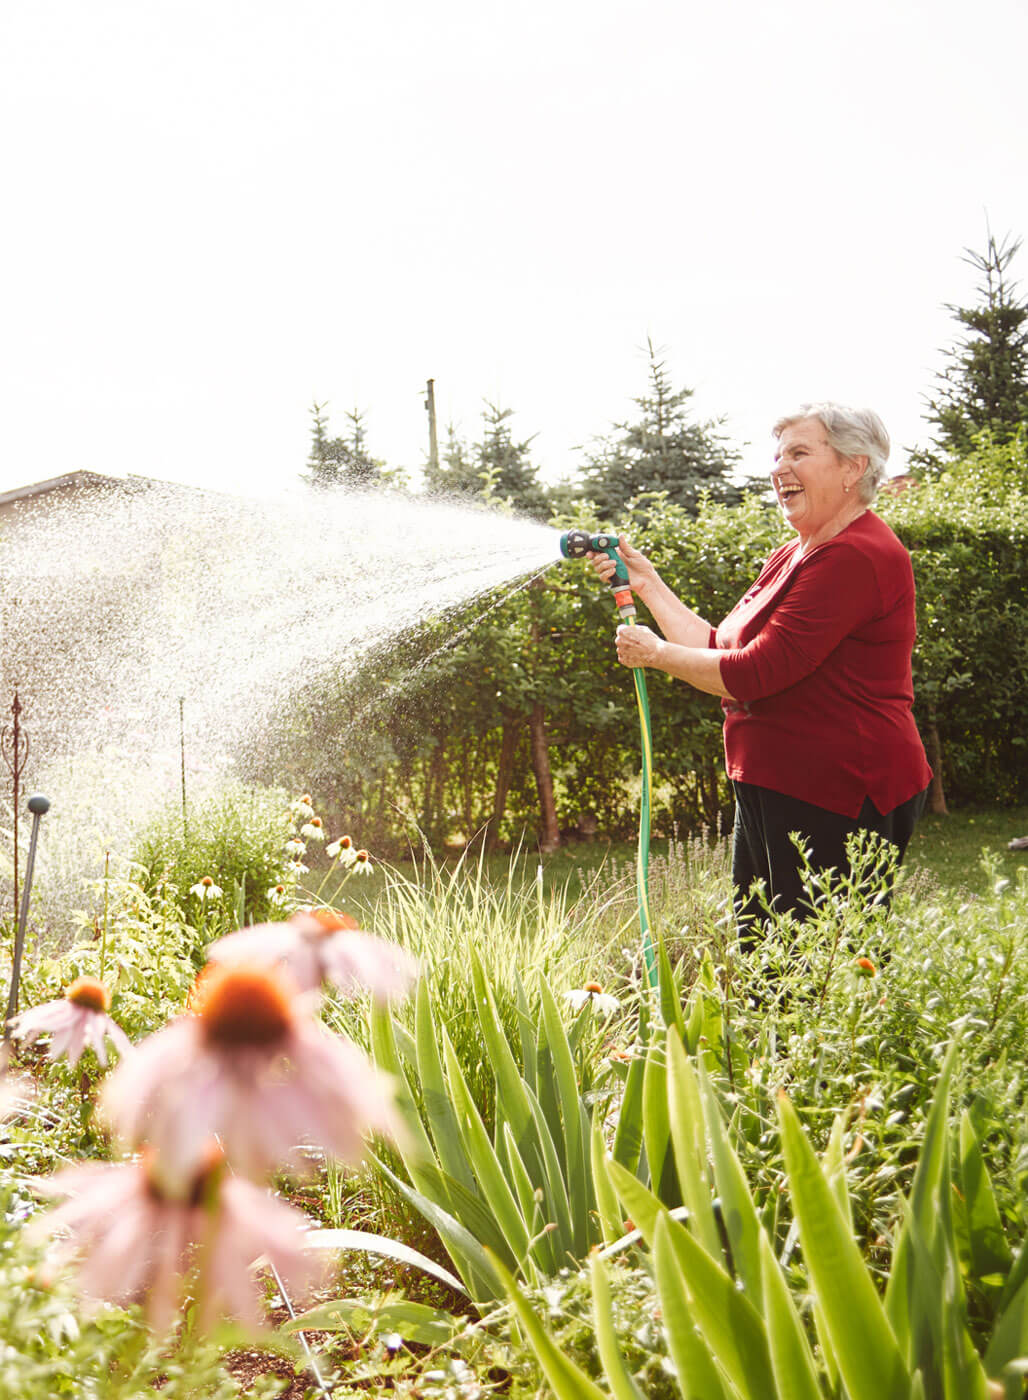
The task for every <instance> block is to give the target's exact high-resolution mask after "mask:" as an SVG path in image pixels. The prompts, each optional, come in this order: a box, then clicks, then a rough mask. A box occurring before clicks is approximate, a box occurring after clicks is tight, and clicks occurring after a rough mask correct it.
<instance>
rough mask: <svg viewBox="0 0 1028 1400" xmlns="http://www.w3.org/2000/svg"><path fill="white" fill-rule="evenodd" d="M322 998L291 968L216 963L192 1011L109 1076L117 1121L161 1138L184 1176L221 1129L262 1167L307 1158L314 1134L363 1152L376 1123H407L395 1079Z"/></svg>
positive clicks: (241, 1167) (391, 1128) (135, 1137)
mask: <svg viewBox="0 0 1028 1400" xmlns="http://www.w3.org/2000/svg"><path fill="white" fill-rule="evenodd" d="M311 1007H312V995H311V994H308V995H305V996H300V995H298V993H297V988H296V984H295V982H294V981H293V979H292V978H291V977H290V976H289V974H288V973H287V972H286V971H285V969H283V968H281V967H269V966H262V965H260V964H259V963H253V962H239V963H231V964H228V963H226V964H219V963H211V964H209V965H208V966H207V968H206V969H205V970H204V972H203V974H202V976H201V977H200V978H199V979H198V981H197V984H196V985H195V986H194V989H193V993H192V994H191V1008H192V1014H187V1015H184V1016H180V1017H179V1018H178V1019H177V1020H175V1021H172V1022H171V1023H170V1024H169V1025H167V1026H165V1027H164V1029H163V1030H160V1031H158V1032H157V1033H156V1034H155V1035H151V1036H148V1037H147V1039H146V1040H144V1041H143V1042H142V1043H141V1044H140V1045H139V1046H138V1047H137V1048H136V1050H135V1053H134V1054H133V1055H132V1056H131V1057H130V1058H129V1059H126V1060H123V1061H122V1063H121V1064H120V1065H119V1067H118V1069H117V1070H116V1071H115V1072H114V1074H112V1075H111V1077H110V1079H109V1080H108V1081H107V1083H106V1085H105V1086H104V1089H103V1094H102V1100H101V1102H102V1106H103V1109H104V1112H105V1113H106V1116H107V1118H108V1120H109V1121H110V1123H111V1124H112V1125H113V1127H114V1128H115V1129H116V1130H117V1131H118V1132H119V1133H120V1134H121V1135H122V1137H123V1138H125V1139H126V1140H127V1141H128V1142H129V1143H130V1144H132V1145H133V1146H135V1147H138V1146H140V1145H141V1144H142V1143H144V1142H146V1143H149V1144H150V1145H151V1146H152V1147H153V1148H154V1149H155V1151H156V1152H157V1154H158V1157H159V1159H160V1162H161V1166H162V1169H164V1170H167V1171H168V1172H169V1173H170V1177H171V1179H172V1180H174V1181H181V1180H183V1179H187V1178H188V1177H189V1176H190V1174H192V1173H195V1172H196V1171H197V1170H198V1167H199V1163H200V1161H201V1158H202V1154H203V1152H204V1150H205V1146H206V1144H207V1142H208V1141H209V1139H210V1138H212V1137H217V1138H218V1139H219V1140H220V1141H221V1144H222V1147H223V1148H224V1150H225V1155H226V1158H227V1159H228V1162H229V1165H230V1166H231V1167H232V1168H233V1169H234V1170H236V1171H238V1172H240V1173H242V1174H243V1175H244V1176H250V1177H260V1176H261V1175H263V1174H264V1173H265V1172H268V1171H271V1170H274V1169H275V1168H278V1167H280V1166H283V1165H285V1164H292V1165H294V1166H296V1167H298V1168H300V1169H302V1168H303V1165H304V1164H303V1161H302V1158H301V1157H300V1156H299V1155H298V1148H299V1147H300V1145H301V1144H302V1143H305V1142H314V1143H317V1144H318V1145H320V1146H321V1147H323V1148H324V1149H325V1150H326V1151H327V1152H330V1153H332V1154H333V1155H334V1156H336V1157H338V1158H341V1159H343V1160H344V1161H355V1160H357V1159H358V1158H359V1157H360V1155H361V1153H362V1150H363V1138H364V1135H365V1134H366V1133H368V1132H379V1133H384V1134H393V1133H394V1132H395V1129H396V1127H397V1117H396V1112H395V1109H394V1107H393V1102H392V1086H391V1083H390V1081H389V1080H388V1078H387V1077H386V1076H385V1075H383V1074H381V1073H380V1072H379V1071H378V1070H377V1069H375V1068H374V1066H373V1065H371V1064H370V1063H369V1062H368V1060H367V1059H366V1058H365V1057H364V1055H362V1054H361V1052H360V1051H359V1050H358V1049H357V1048H356V1046H354V1045H351V1044H350V1042H349V1041H347V1040H344V1039H343V1038H342V1037H341V1036H338V1035H334V1034H333V1033H332V1032H330V1031H329V1030H327V1029H326V1028H325V1027H324V1026H323V1025H321V1024H320V1022H316V1021H315V1020H313V1019H312V1017H311V1015H310V1010H311Z"/></svg>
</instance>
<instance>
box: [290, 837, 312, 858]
mask: <svg viewBox="0 0 1028 1400" xmlns="http://www.w3.org/2000/svg"><path fill="white" fill-rule="evenodd" d="M285 850H286V855H287V856H292V857H293V859H294V860H299V859H300V857H301V856H302V855H306V853H307V845H306V842H304V841H301V840H300V839H299V837H297V836H294V837H293V838H292V840H290V841H287V842H286V847H285Z"/></svg>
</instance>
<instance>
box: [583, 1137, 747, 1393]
mask: <svg viewBox="0 0 1028 1400" xmlns="http://www.w3.org/2000/svg"><path fill="white" fill-rule="evenodd" d="M607 1170H608V1172H609V1173H610V1178H611V1181H612V1183H613V1185H614V1188H615V1190H616V1191H617V1193H618V1195H619V1196H620V1197H621V1201H622V1203H623V1205H624V1206H625V1209H626V1210H627V1211H628V1213H629V1215H630V1216H631V1219H632V1222H633V1224H634V1225H636V1226H637V1227H638V1229H639V1230H641V1231H642V1234H643V1238H644V1239H645V1240H646V1243H647V1244H648V1245H649V1246H650V1248H651V1249H654V1245H655V1240H656V1237H657V1231H658V1229H659V1228H660V1227H661V1225H662V1224H663V1223H664V1222H666V1224H667V1228H668V1240H669V1245H670V1249H671V1254H672V1256H673V1265H672V1264H668V1265H667V1267H668V1269H671V1268H672V1267H673V1268H674V1269H675V1270H677V1271H678V1274H679V1275H680V1277H681V1282H682V1286H683V1287H684V1288H685V1290H686V1293H687V1295H688V1299H689V1306H690V1310H691V1312H692V1315H693V1317H694V1319H695V1321H696V1325H697V1326H698V1327H699V1329H700V1333H701V1335H702V1337H703V1339H704V1341H705V1342H706V1344H707V1346H708V1347H709V1348H710V1350H711V1352H712V1353H713V1355H714V1356H715V1357H716V1358H717V1360H718V1361H719V1362H720V1364H721V1365H722V1366H723V1367H724V1369H725V1371H726V1373H727V1374H728V1376H729V1377H730V1378H731V1380H732V1383H733V1384H734V1385H736V1386H737V1387H738V1388H739V1390H740V1391H742V1393H743V1395H744V1396H745V1397H746V1400H766V1391H765V1390H764V1386H765V1385H766V1381H767V1375H768V1371H769V1369H770V1365H771V1356H770V1353H769V1351H768V1346H767V1337H766V1335H765V1331H764V1323H763V1321H762V1320H761V1317H760V1314H759V1313H758V1312H757V1310H756V1308H755V1307H754V1306H753V1304H752V1303H751V1302H750V1300H749V1299H748V1298H746V1297H745V1296H744V1295H743V1294H742V1293H740V1292H739V1290H738V1289H737V1288H736V1286H735V1284H734V1282H733V1281H732V1279H731V1277H730V1276H729V1275H728V1274H727V1273H726V1272H725V1270H724V1269H723V1268H722V1267H721V1265H720V1264H719V1263H718V1262H717V1260H715V1259H712V1258H711V1256H710V1255H709V1254H708V1253H707V1251H706V1250H705V1249H704V1248H703V1246H702V1245H700V1244H699V1243H697V1241H696V1240H695V1239H693V1237H692V1235H690V1234H689V1232H688V1230H686V1229H685V1227H684V1226H682V1225H679V1223H678V1222H677V1221H676V1220H672V1219H671V1217H670V1215H669V1214H668V1212H667V1208H666V1207H665V1206H663V1205H662V1204H661V1203H660V1201H658V1200H657V1198H656V1196H654V1195H653V1193H652V1191H648V1190H647V1189H646V1187H645V1186H643V1185H642V1183H641V1182H640V1181H639V1180H638V1178H637V1177H635V1176H633V1175H632V1173H631V1172H629V1171H626V1169H625V1168H624V1167H623V1166H621V1164H620V1163H619V1162H615V1161H613V1159H610V1158H608V1159H607Z"/></svg>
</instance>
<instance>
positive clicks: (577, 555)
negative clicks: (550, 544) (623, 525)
mask: <svg viewBox="0 0 1028 1400" xmlns="http://www.w3.org/2000/svg"><path fill="white" fill-rule="evenodd" d="M617 547H618V537H617V535H590V533H589V531H588V530H569V531H568V532H567V534H566V535H561V537H560V552H561V554H563V556H564V558H565V559H584V558H585V556H586V555H587V554H589V553H593V554H606V555H609V556H610V558H611V559H613V560H614V563H615V565H616V567H615V569H614V573H613V575H612V576H611V580H610V586H611V588H624V587H625V585H626V584H627V583H628V569H627V567H626V566H625V561H624V560H623V559H621V558H620V557H619V556H618V553H617Z"/></svg>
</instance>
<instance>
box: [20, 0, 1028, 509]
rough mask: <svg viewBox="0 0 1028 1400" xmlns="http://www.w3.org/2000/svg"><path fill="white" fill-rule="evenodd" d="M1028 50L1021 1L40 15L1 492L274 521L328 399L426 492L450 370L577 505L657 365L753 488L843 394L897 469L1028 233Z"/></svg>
mask: <svg viewBox="0 0 1028 1400" xmlns="http://www.w3.org/2000/svg"><path fill="white" fill-rule="evenodd" d="M1026 52H1028V5H1026V4H1025V2H1024V0H979V3H977V4H975V5H970V4H968V3H967V0H959V3H958V0H893V3H884V0H863V3H861V4H855V3H847V4H845V5H842V4H836V3H831V2H830V0H781V3H756V0H720V3H712V2H711V0H704V3H699V0H691V2H690V3H681V2H680V3H672V0H634V3H631V4H628V3H614V2H613V0H518V3H513V0H510V3H499V0H493V2H492V3H490V2H489V0H437V3H435V4H425V3H424V2H423V0H363V2H362V3H360V4H358V3H355V2H354V0H350V3H330V2H329V0H288V3H287V0H87V2H85V3H84V0H6V3H5V4H4V6H3V9H2V12H0V120H2V130H3V136H2V138H0V181H2V186H0V187H2V191H3V210H4V212H3V216H2V219H0V259H2V268H3V272H4V284H5V291H4V294H3V298H2V303H0V490H3V489H7V488H10V487H14V486H18V485H22V484H24V483H26V482H30V481H35V480H39V479H42V478H44V477H47V476H53V475H56V474H58V473H60V472H63V471H70V470H73V469H76V468H80V467H87V468H91V469H93V470H96V471H101V472H111V473H114V474H122V473H125V472H129V471H137V472H143V473H145V474H148V475H153V476H159V477H169V478H174V479H180V480H184V481H191V482H198V483H206V484H209V485H212V486H220V487H238V486H240V485H247V486H249V487H251V488H255V489H259V490H261V491H263V490H265V489H270V488H274V487H276V486H277V485H279V484H282V483H286V482H289V481H290V480H292V479H293V477H294V476H295V473H296V472H297V471H298V470H299V469H300V468H301V467H302V464H303V460H304V458H305V456H306V453H307V449H308V443H309V418H308V409H309V406H310V403H311V401H312V399H314V398H315V397H317V398H318V399H319V400H326V399H327V400H328V401H329V403H330V408H329V413H330V419H331V427H332V430H333V432H342V431H343V428H344V421H343V415H344V412H345V410H346V409H348V408H351V407H353V406H354V405H356V406H359V407H360V408H361V409H363V410H364V411H366V413H367V415H368V429H369V437H370V446H371V448H372V450H373V451H374V452H376V454H377V455H380V456H383V457H386V458H387V459H389V460H390V461H391V462H393V463H397V464H406V465H409V466H417V465H418V464H419V463H420V462H421V461H422V460H423V456H424V452H425V448H426V445H427V420H426V415H425V412H424V408H423V394H424V382H425V380H426V379H427V378H428V377H429V376H433V377H434V378H435V380H436V392H437V401H438V407H439V415H440V423H441V426H442V425H445V423H446V422H447V421H449V420H453V421H455V422H456V423H457V424H458V426H459V427H460V428H461V429H462V430H463V431H464V432H465V433H466V434H468V435H473V434H474V433H475V432H476V431H477V429H478V426H479V413H480V409H481V402H482V399H483V398H484V397H488V398H492V399H493V400H497V401H499V402H500V403H501V404H502V405H504V406H510V407H513V408H514V409H515V410H516V411H517V416H516V418H515V420H514V430H515V432H516V433H517V434H518V435H519V436H523V437H528V436H530V435H531V434H533V433H537V434H538V436H537V438H536V442H535V445H534V450H535V454H536V458H537V460H538V461H539V462H540V463H541V465H542V466H543V469H544V472H545V474H546V475H547V476H548V477H550V478H557V477H559V476H561V475H565V474H568V473H570V472H571V471H572V470H573V469H574V467H575V466H576V464H577V463H578V462H579V460H580V459H579V457H578V455H577V454H576V453H575V451H574V449H575V447H576V445H578V444H581V443H583V442H586V441H587V440H588V439H589V438H591V437H593V436H595V435H598V434H601V433H603V432H604V431H605V430H606V429H607V427H608V425H609V424H610V422H611V421H613V420H615V419H618V418H622V417H624V416H626V415H627V414H629V413H630V412H631V404H630V402H629V400H630V399H631V397H632V396H633V395H634V394H636V393H639V392H641V391H642V390H643V388H644V384H645V362H644V358H643V356H642V354H641V353H640V347H642V346H644V344H645V340H646V336H647V334H649V335H651V336H652V337H653V339H654V341H655V342H656V343H657V344H658V345H659V346H663V347H665V348H666V350H667V359H668V363H669V367H670V369H671V371H672V374H673V376H674V379H675V382H676V386H677V385H680V384H688V385H691V386H693V387H695V388H696V391H697V393H696V398H695V400H694V403H695V405H696V407H697V411H698V412H699V413H700V414H702V415H703V416H707V415H718V414H726V415H727V417H728V423H727V428H728V431H729V432H730V433H731V434H732V435H733V436H734V437H735V439H736V440H737V441H739V442H745V441H748V442H750V443H751V444H752V446H751V447H750V448H749V449H747V453H746V460H747V465H748V466H750V467H751V468H752V469H754V470H757V469H760V468H762V467H763V466H764V465H765V464H766V461H767V458H768V456H769V453H770V447H769V438H768V426H769V424H770V422H771V421H772V420H773V419H774V418H775V417H776V416H777V415H778V413H779V412H781V411H783V410H785V409H787V408H791V407H792V406H793V405H794V404H795V403H796V402H797V401H799V400H801V399H808V398H819V397H834V398H838V399H842V400H844V401H849V402H867V403H870V404H872V405H873V406H875V407H877V408H878V410H879V411H880V412H881V413H882V415H883V416H884V418H885V420H886V422H887V424H888V425H889V427H890V429H891V431H892V433H893V438H894V442H895V443H896V448H897V450H896V452H895V454H894V460H893V466H894V468H898V467H899V466H900V465H901V463H902V459H903V453H902V450H901V448H902V446H904V445H905V446H910V445H912V443H913V442H915V441H916V440H918V439H919V438H921V439H923V438H924V437H925V436H926V433H925V430H924V427H923V425H922V423H921V421H920V411H921V399H920V395H921V394H922V393H923V392H924V391H925V390H927V389H928V388H930V386H931V381H932V374H933V371H934V370H935V369H937V368H938V367H939V366H940V363H941V361H940V358H939V355H938V349H939V347H940V346H941V345H943V344H945V343H947V342H948V341H949V340H950V339H951V337H952V333H953V330H954V329H955V327H954V326H953V323H952V322H951V321H950V320H949V319H948V316H947V314H946V312H945V311H944V310H943V308H942V303H944V302H946V301H954V302H961V301H963V302H967V301H968V300H969V299H971V298H972V297H973V291H972V288H973V280H974V279H973V273H972V271H971V270H970V269H969V268H967V267H966V266H964V265H963V264H962V263H961V261H960V253H961V250H962V248H963V247H964V246H965V245H968V244H970V245H972V246H974V247H979V248H980V247H981V246H982V245H983V243H984V239H985V210H986V209H987V210H988V214H989V217H990V220H991V223H992V227H993V230H994V231H995V232H996V233H997V234H1003V233H1005V232H1007V231H1008V230H1010V231H1012V232H1013V233H1015V234H1021V233H1023V234H1028V180H1026V178H1025V176H1026V172H1028V159H1026V141H1025V132H1026V130H1028V121H1026V118H1028V98H1026V95H1025V94H1026V92H1028V84H1026V83H1025V79H1024V56H1025V53H1026ZM1018 264H1020V266H1018ZM1014 270H1015V271H1017V272H1018V273H1019V274H1020V275H1021V276H1022V277H1023V278H1024V279H1025V281H1026V282H1028V248H1026V249H1025V251H1024V252H1023V253H1022V254H1021V255H1020V256H1019V258H1018V260H1017V262H1016V263H1015V265H1014Z"/></svg>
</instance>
